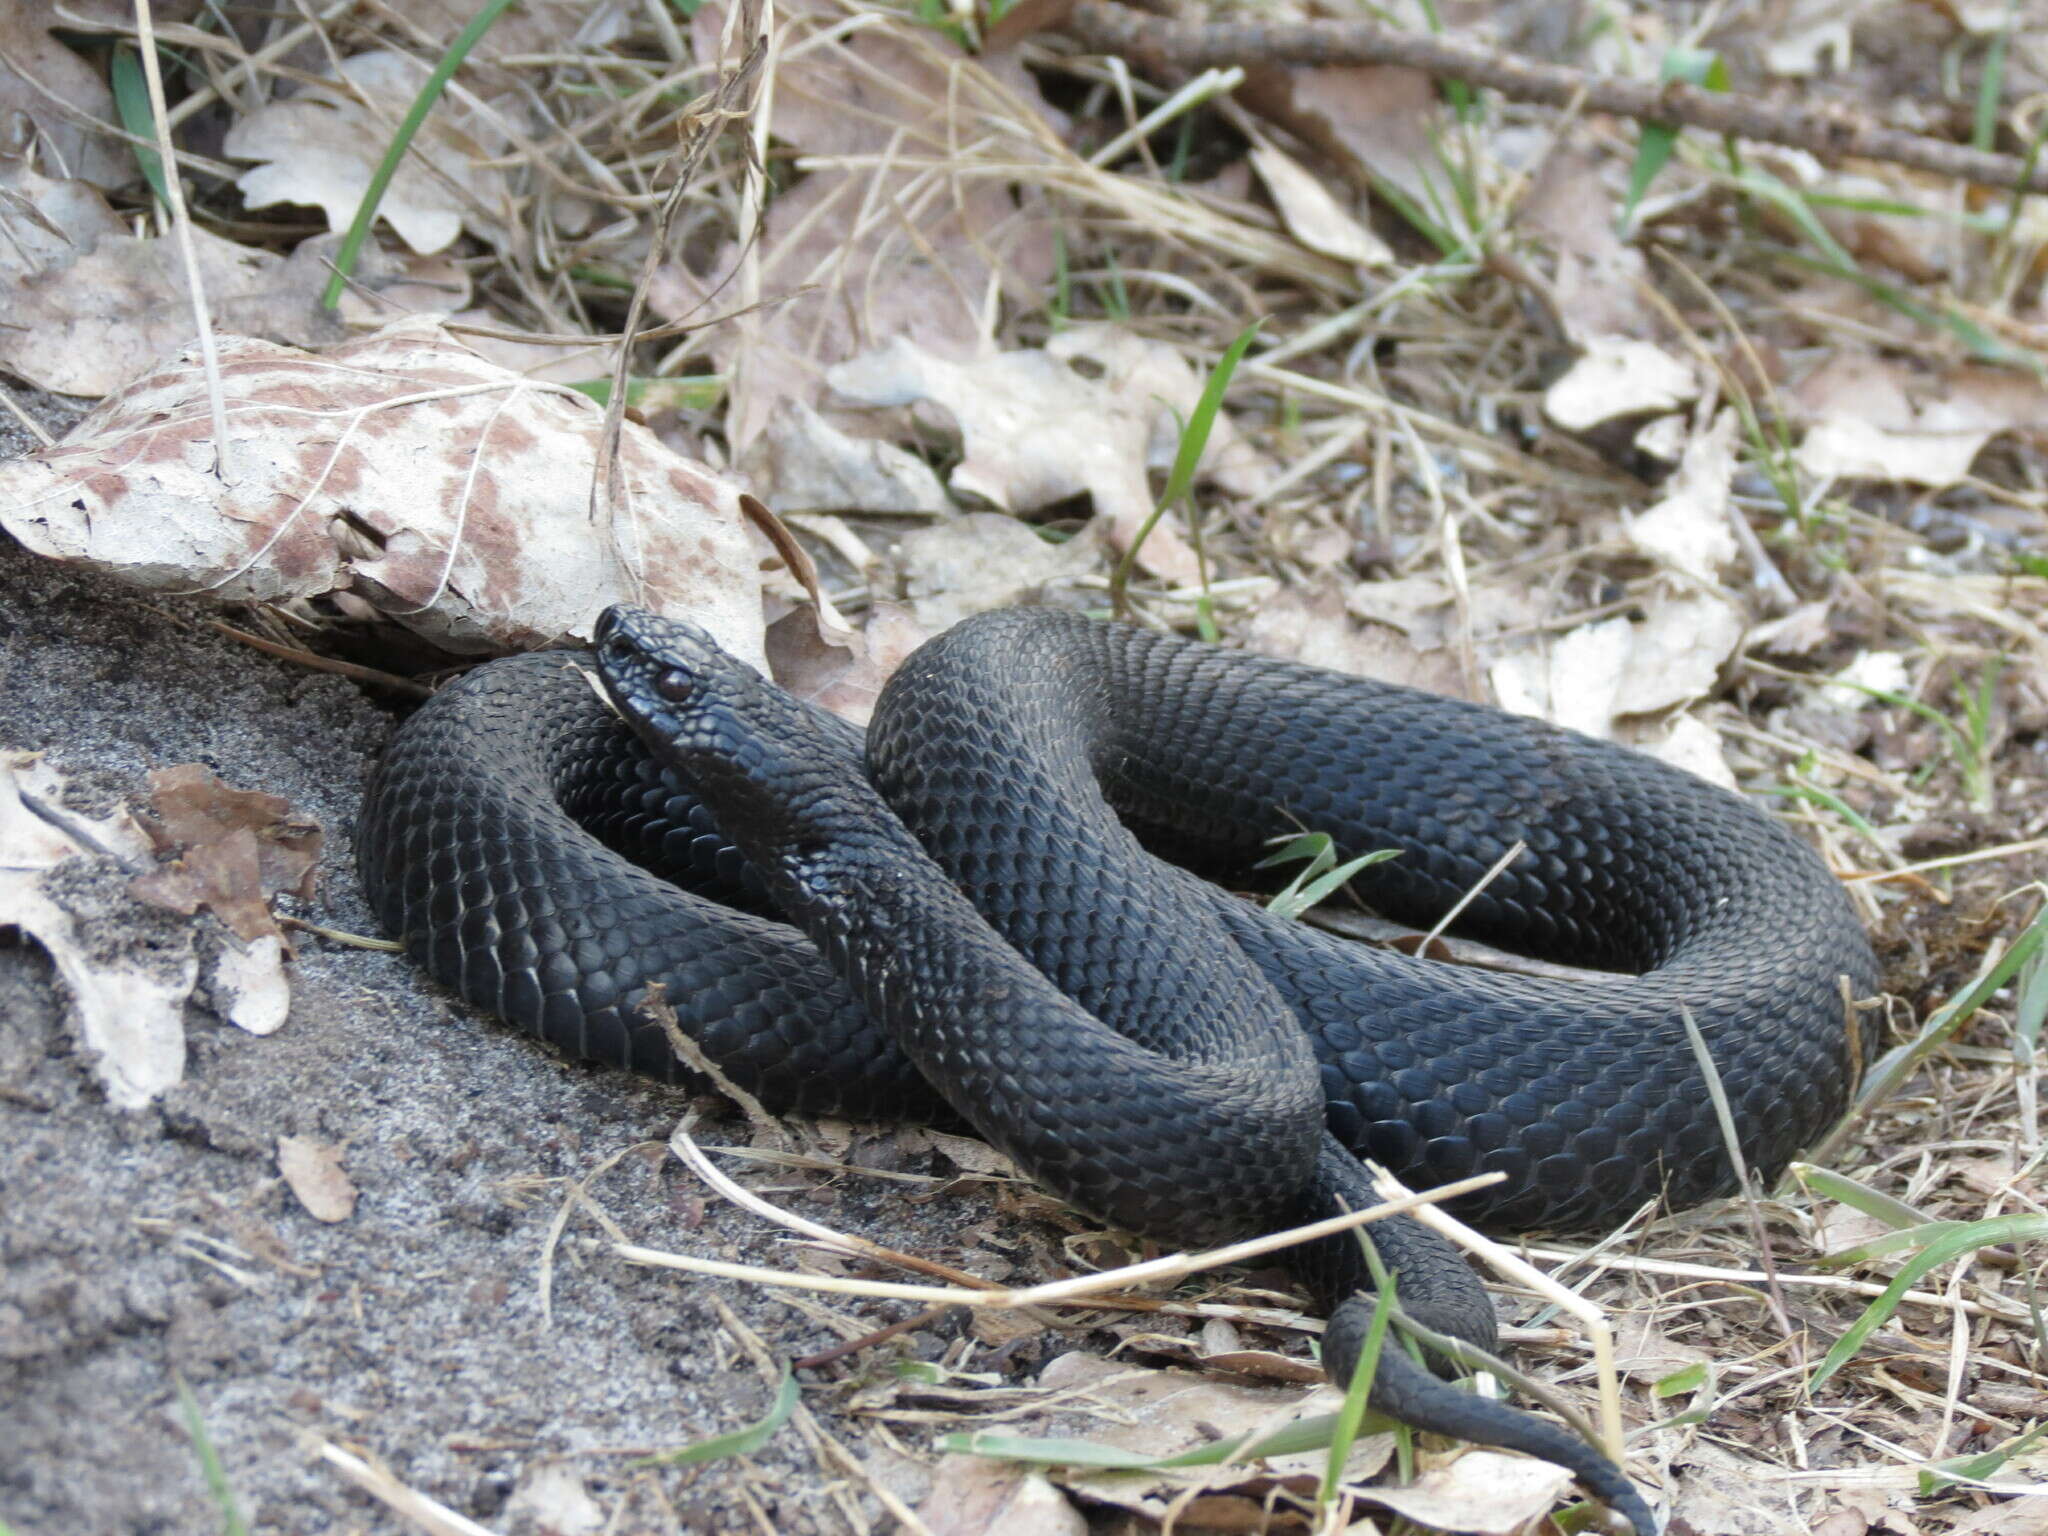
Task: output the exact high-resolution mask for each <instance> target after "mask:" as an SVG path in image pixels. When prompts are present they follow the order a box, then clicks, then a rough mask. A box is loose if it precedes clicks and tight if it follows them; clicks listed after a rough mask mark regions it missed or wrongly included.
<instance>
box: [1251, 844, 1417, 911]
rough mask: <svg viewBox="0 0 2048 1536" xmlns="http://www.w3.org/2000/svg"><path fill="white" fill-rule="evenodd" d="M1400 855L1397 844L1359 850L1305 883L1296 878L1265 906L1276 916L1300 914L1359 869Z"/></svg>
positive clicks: (1316, 905)
mask: <svg viewBox="0 0 2048 1536" xmlns="http://www.w3.org/2000/svg"><path fill="white" fill-rule="evenodd" d="M1400 855H1401V850H1400V849H1398V848H1375V849H1374V850H1373V851H1372V852H1371V853H1362V854H1360V855H1359V856H1358V857H1357V858H1355V859H1350V860H1347V861H1346V862H1345V863H1342V864H1339V865H1338V866H1337V867H1336V868H1334V869H1326V870H1324V871H1323V872H1322V873H1321V874H1320V875H1317V876H1315V877H1314V878H1313V879H1310V880H1308V881H1307V882H1306V883H1304V882H1303V881H1302V880H1301V879H1299V878H1297V879H1296V880H1295V881H1294V883H1293V884H1291V885H1290V886H1288V888H1287V889H1286V890H1284V891H1282V892H1281V893H1280V894H1279V895H1278V896H1275V897H1273V898H1272V899H1271V900H1270V901H1268V902H1267V903H1266V910H1267V911H1268V912H1271V913H1272V914H1273V915H1274V916H1275V917H1284V918H1288V919H1290V920H1292V919H1294V918H1297V917H1300V916H1301V915H1302V914H1303V913H1304V912H1308V911H1310V910H1312V909H1313V908H1315V907H1318V906H1321V905H1322V904H1323V903H1324V902H1325V901H1328V900H1329V899H1330V897H1331V896H1333V895H1335V894H1336V893H1337V892H1338V891H1340V890H1342V889H1343V888H1344V884H1345V882H1346V881H1348V880H1349V879H1350V878H1351V877H1352V876H1353V875H1355V874H1357V873H1358V872H1359V871H1360V870H1361V869H1370V868H1371V867H1372V866H1373V865H1375V864H1384V863H1386V861H1387V860H1388V859H1394V858H1399V857H1400Z"/></svg>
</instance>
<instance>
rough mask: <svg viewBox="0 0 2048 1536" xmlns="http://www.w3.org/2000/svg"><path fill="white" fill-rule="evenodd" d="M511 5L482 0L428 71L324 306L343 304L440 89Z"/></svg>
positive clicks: (354, 226) (339, 256)
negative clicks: (388, 196)
mask: <svg viewBox="0 0 2048 1536" xmlns="http://www.w3.org/2000/svg"><path fill="white" fill-rule="evenodd" d="M511 4H512V0H484V7H483V9H482V10H480V11H478V12H477V13H476V15H475V16H473V17H471V18H470V22H469V25H468V26H466V27H464V28H463V29H462V31H461V32H460V33H458V34H457V35H456V38H455V41H454V42H452V43H450V44H449V45H448V51H447V52H446V53H444V54H442V55H441V60H440V62H439V63H438V64H436V65H435V66H434V68H433V72H432V73H431V74H429V75H428V76H427V83H426V84H425V85H423V86H421V87H420V93H419V95H417V96H415V97H414V98H413V102H412V106H411V107H410V108H409V109H408V110H407V112H406V114H405V120H404V121H403V122H401V123H400V124H399V125H398V132H397V133H396V134H395V135H393V136H392V140H391V143H390V145H389V146H388V147H387V148H386V149H385V151H384V158H383V159H381V160H379V161H378V162H377V169H376V171H375V173H374V174H372V176H371V177H370V185H369V187H368V188H367V189H366V190H365V191H364V193H363V200H362V202H361V203H360V204H358V205H357V207H356V216H355V219H354V221H353V222H351V223H350V225H349V227H348V233H347V234H346V235H344V236H342V240H341V249H340V250H339V251H337V252H336V253H335V257H334V276H333V277H331V278H329V279H328V280H327V289H326V291H325V292H324V293H322V294H321V295H320V302H321V304H323V305H324V306H325V307H326V308H328V309H336V308H339V307H340V305H341V295H342V290H343V289H344V288H346V287H347V286H348V278H349V274H350V273H352V272H354V271H355V269H356V258H357V257H359V256H361V255H362V252H363V242H364V241H365V240H367V239H369V238H370V226H371V225H372V224H374V223H376V221H377V208H378V206H379V205H380V204H381V203H382V202H383V201H384V194H385V193H386V192H387V191H389V190H390V187H391V178H392V177H394V176H396V175H397V174H398V167H399V165H400V163H401V162H403V161H404V159H405V152H406V150H407V149H409V148H410V147H411V146H412V141H413V136H414V135H415V134H417V133H418V132H419V131H420V125H421V124H423V123H425V122H426V120H427V114H428V113H429V112H431V111H433V110H434V103H435V102H437V101H439V100H440V99H441V92H442V91H443V90H444V89H445V88H446V87H447V84H448V82H449V81H450V80H452V79H453V78H454V77H455V71H456V70H458V69H460V68H461V67H462V61H463V60H464V59H466V58H468V57H469V50H470V49H472V48H474V47H475V46H476V45H477V44H478V43H479V42H481V41H482V40H483V35H484V34H485V33H486V32H488V31H490V30H491V27H492V26H493V25H494V24H495V23H496V22H497V19H498V18H499V17H500V16H502V15H504V14H505V12H506V10H507V9H509V8H510V6H511Z"/></svg>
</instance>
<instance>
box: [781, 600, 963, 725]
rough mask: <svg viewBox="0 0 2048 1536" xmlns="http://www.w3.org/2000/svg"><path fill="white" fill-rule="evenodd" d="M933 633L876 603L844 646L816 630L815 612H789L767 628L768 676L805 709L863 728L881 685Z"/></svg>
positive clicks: (897, 609)
mask: <svg viewBox="0 0 2048 1536" xmlns="http://www.w3.org/2000/svg"><path fill="white" fill-rule="evenodd" d="M932 633H933V631H931V630H929V629H927V628H925V626H924V625H922V624H920V623H918V622H917V620H916V619H915V618H914V617H913V616H912V615H911V614H910V612H909V611H908V610H906V609H904V608H902V607H901V606H899V605H898V604H895V603H876V604H874V605H872V606H871V607H870V608H869V610H868V615H867V623H866V624H865V625H864V626H863V627H862V628H860V629H858V630H854V631H852V632H850V634H849V635H848V636H847V637H846V638H845V639H844V640H838V641H835V640H828V639H826V638H825V637H824V636H823V635H822V634H820V633H819V630H818V610H817V609H816V608H813V607H810V606H805V607H801V608H796V609H792V610H791V611H790V612H789V613H786V614H784V615H783V616H782V617H781V618H779V619H777V620H776V621H775V622H774V623H773V624H770V625H769V626H768V634H767V648H768V666H769V675H770V676H771V677H773V678H774V679H775V681H776V682H777V683H779V684H781V685H782V687H783V689H784V690H785V691H787V692H789V693H792V694H794V695H796V697H798V698H800V699H802V700H804V701H805V702H806V703H810V704H815V705H817V706H818V707H819V708H820V709H826V710H830V711H831V712H832V713H833V714H835V715H839V716H841V717H842V718H844V719H847V720H851V721H853V722H854V724H856V725H866V724H867V722H868V717H869V716H870V715H872V714H873V713H874V711H875V700H876V699H877V698H879V697H880V696H881V692H882V684H884V683H886V682H887V681H888V680H889V674H890V673H892V672H894V671H895V670H896V669H897V668H898V667H899V666H901V665H902V664H903V660H904V658H905V657H907V656H908V655H909V654H910V653H911V652H912V651H914V650H916V649H917V648H918V647H919V646H920V645H922V644H924V642H925V641H927V640H929V639H930V638H931V637H932Z"/></svg>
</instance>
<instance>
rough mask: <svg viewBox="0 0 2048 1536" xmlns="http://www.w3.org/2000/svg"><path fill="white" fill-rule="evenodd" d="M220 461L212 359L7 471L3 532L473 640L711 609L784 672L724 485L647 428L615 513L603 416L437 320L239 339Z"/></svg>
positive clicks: (73, 556) (130, 575) (215, 588)
mask: <svg viewBox="0 0 2048 1536" xmlns="http://www.w3.org/2000/svg"><path fill="white" fill-rule="evenodd" d="M221 366H222V374H223V382H224V385H225V392H226V396H227V411H228V422H229V428H230V430H231V432H232V433H233V437H232V439H231V444H230V452H229V454H228V456H227V463H226V464H225V465H224V466H223V472H222V473H221V474H219V475H216V473H215V465H214V456H215V447H214V444H213V441H212V438H213V427H212V422H211V419H210V416H209V413H208V411H207V408H206V404H205V396H204V385H203V380H202V378H201V374H200V370H199V367H198V365H197V363H196V361H193V360H190V359H188V360H186V361H184V362H182V363H179V364H176V365H174V366H172V367H170V368H167V369H165V370H162V371H160V372H158V373H156V374H153V375H151V376H150V377H149V378H147V379H144V380H142V381H140V382H138V383H136V384H134V385H131V386H130V387H129V388H127V389H126V390H124V391H122V392H121V393H120V394H119V395H116V396H114V397H112V398H111V399H109V400H107V401H106V402H104V403H103V404H102V405H101V406H100V407H99V408H98V409H97V410H95V411H94V412H93V413H92V414H91V415H89V416H88V417H86V418H85V420H84V421H82V422H80V423H79V425H78V427H77V428H76V429H74V430H73V432H72V433H71V435H70V436H69V437H67V438H66V439H65V440H64V441H63V442H62V443H60V444H58V445H57V446H56V447H54V448H49V449H45V450H43V451H41V452H39V453H36V454H32V455H29V456H26V457H23V458H19V459H15V460H12V461H10V462H8V463H5V464H0V527H5V528H6V529H7V531H8V532H10V533H12V534H13V535H14V536H15V537H16V538H17V539H19V540H20V541H21V542H22V543H24V544H25V545H27V546H28V547H29V548H30V549H31V550H34V551H35V552H36V553H38V554H41V555H45V556H48V557H49V558H52V559H58V560H76V561H79V562H81V563H83V564H86V565H88V566H91V567H93V568H94V569H97V570H101V571H105V572H107V573H108V574H110V575H114V576H117V577H120V578H122V579H124V580H126V581H129V582H131V583H134V584H136V585H140V586H145V587H150V588H154V589H157V590H169V591H193V590H200V591H206V592H210V593H213V594H215V595H217V596H218V597H220V598H222V599H224V600H229V601H245V602H246V601H256V602H269V601H278V600H282V599H287V598H294V597H297V598H310V597H319V596H323V595H325V594H328V593H337V592H343V591H346V592H350V593H352V594H353V595H354V596H356V597H358V598H361V599H363V600H365V601H366V602H368V603H370V604H371V605H373V606H374V607H376V608H377V609H379V610H381V611H382V612H383V613H384V614H386V615H387V616H388V617H390V618H392V619H395V620H396V621H398V622H399V623H401V624H404V625H406V626H407V627H408V628H411V629H414V630H416V631H418V632H419V633H421V634H423V635H425V636H427V637H428V638H429V639H432V640H434V641H435V642H436V643H438V644H440V645H443V646H445V647H447V648H449V649H451V650H457V651H470V652H476V651H488V650H497V649H504V648H523V647H530V646H535V645H540V644H544V643H547V642H549V641H552V640H556V639H559V638H562V637H564V636H575V637H578V638H587V637H588V636H589V633H590V626H591V624H592V622H593V621H594V620H595V619H596V617H597V615H598V614H599V612H601V611H602V610H603V609H604V608H605V606H606V605H608V604H610V603H615V602H636V603H640V604H643V605H645V606H647V607H650V608H654V609H656V610H658V611H663V612H669V613H676V614H680V615H687V616H688V617H689V618H691V619H692V620H693V621H695V622H697V623H700V624H702V625H704V626H705V627H706V628H707V629H710V630H711V631H712V632H713V633H714V634H716V635H717V636H718V637H719V641H720V643H721V644H723V645H724V646H725V648H726V649H727V650H729V651H731V652H732V653H733V654H734V655H736V656H739V657H741V658H743V659H745V660H747V661H748V662H750V663H752V664H753V665H755V666H761V665H763V657H762V651H761V608H760V576H759V555H758V554H757V552H756V549H755V547H754V545H753V544H752V542H751V538H752V536H751V535H750V534H749V532H748V531H747V529H746V528H745V526H744V524H743V522H742V520H741V518H740V514H739V508H738V493H737V491H736V490H735V488H734V487H733V486H732V484H731V483H730V482H729V481H727V480H726V479H725V478H724V477H722V476H720V475H718V474H717V473H715V472H714V471H712V470H709V469H707V468H705V467H704V466H702V465H700V464H695V463H692V462H690V461H689V460H686V459H684V458H682V457H680V456H679V455H677V454H675V453H673V452H671V451H670V450H669V449H667V448H665V447H663V446H662V444H661V443H660V442H659V441H658V440H656V439H655V438H654V436H653V435H652V434H651V433H649V432H647V431H645V430H644V429H643V428H640V427H638V426H636V425H634V424H632V423H630V422H629V423H627V424H626V427H625V430H624V434H623V438H622V441H621V469H620V477H619V478H620V484H619V493H618V497H617V510H616V512H615V513H614V514H613V515H612V517H611V518H610V520H609V521H607V522H603V523H600V524H599V525H597V526H596V527H593V526H592V524H591V521H590V513H589V495H590V482H591V475H592V466H593V464H594V462H595V460H596V455H597V447H598V440H599V437H600V433H601V428H602V424H603V411H602V410H601V409H600V408H599V407H598V406H597V405H595V404H594V403H593V402H592V401H590V400H589V399H588V398H587V397H586V396H584V395H581V394H578V393H576V392H575V391H573V390H569V389H565V388H562V387H561V386H558V385H548V384H536V383H533V382H531V381H528V380H525V379H522V378H520V377H519V376H518V375H516V374H512V373H507V372H506V371H505V370H503V369H501V368H497V367H494V366H492V365H491V364H489V363H487V362H485V361H484V360H483V359H482V358H480V357H478V356H477V355H476V354H475V353H474V352H471V351H469V350H468V349H467V348H465V347H462V346H459V345H457V344H456V343H455V342H454V341H452V340H451V339H450V338H449V337H448V336H447V335H446V334H444V333H443V332H442V331H441V330H440V328H439V327H438V326H437V325H435V324H434V323H433V322H432V321H429V320H406V321H401V322H400V323H398V324H397V325H394V326H391V327H389V328H387V329H385V330H383V331H380V332H378V333H376V334H375V335H372V336H368V337H364V338H362V339H361V340H358V341H354V342H350V343H349V344H348V345H346V346H342V347H337V348H335V349H334V350H333V351H331V352H328V353H325V354H323V355H319V356H314V355H309V354H307V353H304V352H300V351H296V350H294V349H292V348H289V347H280V346H276V345H273V344H272V343H270V342H265V341H256V340H252V339H249V338H246V337H224V338H222V341H221Z"/></svg>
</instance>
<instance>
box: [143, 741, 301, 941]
mask: <svg viewBox="0 0 2048 1536" xmlns="http://www.w3.org/2000/svg"><path fill="white" fill-rule="evenodd" d="M149 777H150V791H151V793H150V814H149V816H148V817H147V818H145V820H144V821H143V827H144V829H145V830H146V831H147V832H148V833H149V837H150V841H151V842H152V843H154V844H155V845H156V851H157V852H158V853H159V854H166V853H168V854H172V855H174V857H173V858H172V859H171V861H170V862H169V863H167V864H160V865H159V866H158V867H157V868H156V869H154V870H152V871H151V872H150V873H148V874H146V875H142V876H139V877H137V879H136V880H135V882H134V885H133V887H132V888H133V890H134V892H135V894H136V895H138V896H140V897H141V898H142V899H143V900H145V901H148V902H151V903H153V904H154V905H156V906H160V907H167V908H169V909H170V910H171V911H173V912H182V913H184V914H186V915H187V916H190V915H191V914H192V913H194V912H196V911H198V910H199V909H200V908H201V907H204V908H206V909H207V910H208V911H210V912H211V913H213V915H214V916H215V917H217V918H219V919H220V920H221V921H222V922H223V923H226V924H227V925H228V927H229V928H230V929H231V930H232V931H233V932H234V933H235V934H236V935H237V936H238V937H240V938H241V939H242V940H244V941H245V942H253V941H255V940H257V939H260V938H265V937H271V938H276V937H280V936H281V932H282V931H281V930H280V929H279V928H278V926H277V919H276V918H275V917H273V916H272V915H271V911H270V898H271V897H272V896H274V895H276V894H278V893H279V892H281V891H289V892H290V893H291V894H293V895H294V896H297V897H299V898H301V899H302V900H303V899H310V898H311V897H312V895H313V882H314V879H315V877H316V875H317V873H318V866H319V862H320V844H321V841H322V838H323V836H324V834H323V833H322V831H321V829H320V827H319V825H318V824H317V823H314V822H311V821H307V820H305V819H303V818H300V817H295V816H293V815H292V814H291V807H290V805H289V803H288V802H286V801H284V800H281V799H279V798H278V797H277V796H276V795H266V794H264V793H262V792H261V791H260V790H250V789H230V788H229V787H228V786H227V785H226V784H223V783H222V782H221V781H220V780H219V779H217V778H215V777H214V776H213V774H212V773H211V772H210V771H208V770H207V769H206V768H205V767H204V766H203V765H202V764H199V763H181V764H179V765H178V766H177V767H175V768H162V769H158V770H157V771H156V772H154V773H152V774H151V775H150V776H149Z"/></svg>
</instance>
